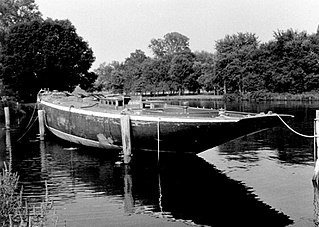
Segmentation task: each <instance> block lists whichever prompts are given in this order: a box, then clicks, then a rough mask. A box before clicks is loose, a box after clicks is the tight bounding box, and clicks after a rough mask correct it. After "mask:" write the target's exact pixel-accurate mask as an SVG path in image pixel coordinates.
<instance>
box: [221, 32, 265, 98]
mask: <svg viewBox="0 0 319 227" xmlns="http://www.w3.org/2000/svg"><path fill="white" fill-rule="evenodd" d="M258 45H259V42H258V39H257V37H256V36H255V34H252V33H238V34H237V35H232V36H230V35H227V36H226V37H225V38H224V39H221V40H218V41H217V42H216V50H217V62H216V67H217V77H218V78H219V80H220V83H221V84H223V85H224V93H226V91H227V90H229V91H231V92H235V91H239V92H240V93H241V92H243V91H244V90H245V87H244V86H243V85H244V84H243V81H244V80H245V79H244V77H245V76H247V75H249V73H250V72H251V71H253V67H254V64H253V61H252V59H251V56H252V55H253V53H254V51H256V50H257V49H258Z"/></svg>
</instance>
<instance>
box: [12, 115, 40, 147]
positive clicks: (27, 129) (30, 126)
mask: <svg viewBox="0 0 319 227" xmlns="http://www.w3.org/2000/svg"><path fill="white" fill-rule="evenodd" d="M37 120H38V117H36V118H35V119H34V120H33V122H32V124H30V125H29V127H28V128H26V131H25V133H23V135H22V136H21V137H20V138H19V139H17V142H19V141H20V140H21V139H22V138H23V137H24V136H25V135H26V134H27V133H28V132H29V130H30V129H31V128H32V126H33V125H34V123H35V122H36V121H37Z"/></svg>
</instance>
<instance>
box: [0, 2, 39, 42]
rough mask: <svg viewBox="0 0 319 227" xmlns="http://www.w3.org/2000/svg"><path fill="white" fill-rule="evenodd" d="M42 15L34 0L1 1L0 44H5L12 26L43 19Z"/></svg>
mask: <svg viewBox="0 0 319 227" xmlns="http://www.w3.org/2000/svg"><path fill="white" fill-rule="evenodd" d="M41 16H42V15H41V13H40V12H39V10H38V6H37V5H36V4H35V3H34V0H1V1H0V35H1V39H0V43H2V42H3V38H4V34H5V33H6V32H8V30H9V28H10V26H12V25H14V24H17V23H21V22H26V21H31V20H34V19H38V20H40V19H41Z"/></svg>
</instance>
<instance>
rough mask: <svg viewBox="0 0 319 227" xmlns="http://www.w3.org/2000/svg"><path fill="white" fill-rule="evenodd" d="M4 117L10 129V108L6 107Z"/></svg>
mask: <svg viewBox="0 0 319 227" xmlns="http://www.w3.org/2000/svg"><path fill="white" fill-rule="evenodd" d="M4 117H5V127H6V129H10V111H9V107H7V106H6V107H4Z"/></svg>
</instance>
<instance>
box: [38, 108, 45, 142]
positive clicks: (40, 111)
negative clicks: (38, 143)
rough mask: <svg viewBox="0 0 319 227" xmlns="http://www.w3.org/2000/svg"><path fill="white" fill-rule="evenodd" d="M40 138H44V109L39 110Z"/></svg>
mask: <svg viewBox="0 0 319 227" xmlns="http://www.w3.org/2000/svg"><path fill="white" fill-rule="evenodd" d="M38 118H39V134H40V140H44V110H38Z"/></svg>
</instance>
